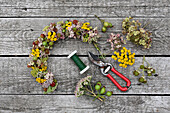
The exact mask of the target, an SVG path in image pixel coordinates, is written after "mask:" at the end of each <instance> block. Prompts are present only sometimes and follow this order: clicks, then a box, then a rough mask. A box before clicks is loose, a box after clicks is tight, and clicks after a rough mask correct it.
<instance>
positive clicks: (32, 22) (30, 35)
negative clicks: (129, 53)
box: [0, 18, 170, 55]
mask: <svg viewBox="0 0 170 113" xmlns="http://www.w3.org/2000/svg"><path fill="white" fill-rule="evenodd" d="M67 19H69V18H64V19H63V18H8V19H6V18H1V19H0V23H1V24H0V34H1V36H0V37H1V38H0V54H1V55H5V54H7V55H9V54H11V55H15V54H22V55H28V54H29V52H30V50H31V47H32V42H33V41H34V40H35V39H36V38H37V37H38V36H39V35H40V34H41V33H42V32H41V30H42V29H43V28H44V27H45V26H46V25H49V23H51V22H57V21H61V20H67ZM72 19H78V20H80V21H82V22H83V21H90V22H91V23H92V26H97V27H98V28H99V29H100V28H101V24H100V22H99V21H98V20H97V19H95V18H86V19H85V18H72ZM122 20H123V18H106V21H109V22H112V23H113V25H115V27H114V28H112V29H109V30H108V33H110V32H114V33H121V22H122ZM139 21H141V22H142V23H144V24H146V23H147V21H149V22H150V25H149V26H148V27H147V28H148V29H149V30H150V31H151V32H152V33H153V47H152V48H151V49H150V50H143V49H141V48H140V47H136V46H135V45H133V44H131V43H130V42H129V43H128V44H127V47H128V48H131V49H132V50H133V51H134V52H136V54H151V55H153V54H159V55H162V54H163V55H168V54H170V51H169V49H170V45H169V41H170V38H169V37H170V35H169V34H170V30H169V25H170V19H168V18H160V19H155V18H149V19H144V18H141V19H139ZM102 36H103V37H107V34H102ZM103 40H106V38H103V39H102V41H101V42H102V43H103ZM70 45H72V47H70ZM101 46H102V49H107V51H106V53H108V51H109V50H110V47H109V46H108V45H106V47H105V45H101ZM56 47H57V48H59V49H54V50H52V51H51V54H55V55H60V54H69V53H70V51H72V50H75V49H77V50H78V51H81V52H80V54H86V52H87V51H89V50H91V51H93V52H95V49H94V47H93V46H92V45H90V46H89V45H87V44H85V43H83V44H82V42H80V41H74V40H72V41H66V42H64V43H62V44H61V45H60V44H56V45H55V47H54V48H56ZM165 48H166V49H165Z"/></svg>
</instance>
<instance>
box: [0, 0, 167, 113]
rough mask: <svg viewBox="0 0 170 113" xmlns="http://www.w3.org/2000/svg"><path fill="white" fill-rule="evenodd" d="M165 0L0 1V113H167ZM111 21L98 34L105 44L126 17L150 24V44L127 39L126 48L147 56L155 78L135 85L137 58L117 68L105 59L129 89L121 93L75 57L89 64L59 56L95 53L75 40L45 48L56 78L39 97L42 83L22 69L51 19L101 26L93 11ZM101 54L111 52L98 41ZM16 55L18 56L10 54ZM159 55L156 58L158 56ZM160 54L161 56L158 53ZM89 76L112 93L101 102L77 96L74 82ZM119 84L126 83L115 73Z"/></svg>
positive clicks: (138, 62) (118, 31) (138, 61)
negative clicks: (77, 63)
mask: <svg viewBox="0 0 170 113" xmlns="http://www.w3.org/2000/svg"><path fill="white" fill-rule="evenodd" d="M169 11H170V0H0V113H1V112H2V113H10V112H12V113H18V112H22V113H23V112H28V113H42V112H43V113H54V112H59V113H63V112H65V113H66V112H68V113H70V112H71V113H80V112H81V113H87V112H89V113H96V112H97V113H145V112H146V113H152V112H158V113H169V111H170V96H169V95H170V82H169V80H170V66H169V62H170V57H164V56H163V55H168V56H169V55H170V51H169V50H170V45H169V42H170V35H169V34H170V29H169V26H170V13H169ZM95 14H96V15H98V16H99V17H101V18H103V19H105V20H106V21H109V22H111V23H113V25H114V26H115V27H114V28H112V29H109V30H108V31H107V33H106V34H102V33H101V32H100V34H102V37H103V38H101V39H100V40H99V43H104V42H105V41H106V39H107V37H108V34H110V33H111V32H113V33H121V31H122V29H121V22H122V20H123V19H124V18H125V17H127V16H132V17H135V19H138V20H139V21H140V22H142V24H143V25H145V24H146V23H147V22H149V23H150V24H149V26H147V27H146V29H147V30H149V31H151V32H152V34H153V35H152V38H153V44H152V45H153V46H152V48H151V49H150V50H144V49H142V48H141V47H137V46H135V45H134V44H131V43H130V42H128V43H127V44H126V45H125V47H127V48H129V49H131V50H132V51H133V52H135V53H136V55H152V56H154V55H155V57H147V58H146V59H147V60H149V62H150V63H151V64H152V66H153V67H154V68H156V72H157V73H158V74H159V76H158V77H154V76H152V77H149V78H148V79H147V80H148V83H147V84H142V85H140V84H139V83H138V81H137V79H138V77H135V76H134V75H132V71H133V70H134V69H137V67H139V65H140V64H141V60H142V57H137V58H136V63H135V65H134V66H132V67H128V68H127V69H122V68H120V67H118V65H117V64H116V63H115V62H113V61H112V60H111V59H110V58H108V57H107V58H106V60H105V61H106V62H111V63H112V64H113V65H114V67H115V68H116V69H117V70H118V71H120V72H122V73H123V74H124V75H125V76H126V77H128V78H129V79H130V80H131V82H132V88H131V89H129V91H128V92H125V93H123V92H120V91H119V90H118V89H117V88H116V86H114V85H113V83H111V81H109V80H108V79H107V78H106V77H104V76H102V75H101V73H100V72H99V70H98V68H97V66H95V65H93V64H92V63H90V62H89V61H88V58H87V57H80V58H81V59H82V60H83V62H85V64H87V65H89V66H90V67H91V68H90V69H89V70H88V71H87V72H86V73H85V74H83V75H80V74H79V69H78V68H77V67H76V66H75V65H74V63H73V62H72V61H71V60H68V59H67V58H66V57H64V56H62V57H61V56H59V55H65V56H66V55H68V54H69V53H71V52H72V51H73V50H78V54H79V55H87V51H91V52H93V53H95V54H97V52H96V50H95V48H94V47H93V45H88V44H86V43H82V42H80V41H78V40H73V39H72V40H68V41H65V42H62V41H60V42H57V43H56V44H55V46H54V49H53V50H52V51H51V52H50V53H51V55H55V56H52V57H50V58H49V60H48V69H49V70H51V72H53V73H54V75H55V76H56V79H57V80H58V83H59V85H58V89H57V90H56V91H54V92H53V93H52V94H49V95H43V91H42V89H41V86H40V85H39V84H38V83H36V81H35V79H34V78H33V77H32V76H31V74H30V71H31V69H28V68H27V63H28V62H29V61H30V60H29V58H28V57H25V55H28V54H29V53H30V52H31V47H32V42H33V41H34V40H35V39H36V38H37V37H39V35H40V34H41V33H42V31H41V30H42V29H43V28H44V27H45V26H46V25H49V24H50V23H51V22H57V21H61V20H67V19H77V20H81V21H82V22H84V21H89V22H90V23H92V26H97V27H98V29H101V23H100V22H99V21H98V20H97V19H96V18H94V15H95ZM99 47H100V48H101V51H102V53H109V52H110V45H109V44H100V46H99ZM14 55H19V56H18V57H12V56H14ZM157 55H159V56H160V57H158V56H157ZM161 55H162V56H161ZM87 75H92V76H93V79H92V82H93V83H96V82H97V81H99V80H100V81H101V82H102V83H103V85H105V86H106V88H107V90H111V91H113V93H114V95H113V96H111V97H110V98H108V99H107V100H106V101H105V103H100V102H99V101H98V100H96V101H92V99H91V98H89V97H85V96H83V97H80V98H76V97H75V96H74V90H75V86H76V83H77V82H78V81H79V80H80V79H81V78H83V77H85V76H87ZM114 78H116V80H117V81H118V82H119V83H120V84H121V85H126V84H125V82H123V81H122V80H121V79H120V78H119V77H117V76H114Z"/></svg>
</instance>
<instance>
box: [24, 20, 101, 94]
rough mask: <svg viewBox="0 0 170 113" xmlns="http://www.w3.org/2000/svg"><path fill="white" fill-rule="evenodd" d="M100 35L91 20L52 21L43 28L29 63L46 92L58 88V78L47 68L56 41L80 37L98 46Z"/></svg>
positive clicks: (34, 45)
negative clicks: (91, 24)
mask: <svg viewBox="0 0 170 113" xmlns="http://www.w3.org/2000/svg"><path fill="white" fill-rule="evenodd" d="M99 37H100V35H99V33H98V30H97V27H95V28H93V27H92V26H90V23H89V22H84V23H83V22H79V21H78V20H73V21H71V20H67V21H65V22H63V21H60V22H57V24H56V23H51V24H50V25H49V26H46V27H45V28H44V29H43V34H41V35H40V37H38V39H37V40H35V41H34V42H33V47H32V52H31V54H30V55H29V57H30V59H31V61H30V63H29V64H28V65H27V67H28V68H32V71H31V75H32V76H33V77H35V78H36V81H37V82H38V83H40V84H41V85H42V88H43V89H44V94H46V93H50V92H53V91H54V90H55V89H56V88H57V85H58V83H57V80H56V79H55V78H54V75H53V74H52V72H50V71H48V70H47V60H48V55H50V51H49V50H50V49H52V48H53V45H54V43H55V42H56V41H59V40H64V39H66V38H68V39H69V38H74V39H80V40H81V41H82V42H88V43H89V44H90V43H93V44H94V45H95V47H96V48H97V50H99V49H98V47H97V44H96V42H97V39H98V38H99Z"/></svg>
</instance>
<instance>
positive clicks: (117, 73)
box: [106, 67, 131, 91]
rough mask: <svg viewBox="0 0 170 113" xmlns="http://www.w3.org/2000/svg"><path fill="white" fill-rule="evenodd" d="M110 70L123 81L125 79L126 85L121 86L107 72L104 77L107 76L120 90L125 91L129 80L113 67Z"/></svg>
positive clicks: (129, 83) (128, 85)
mask: <svg viewBox="0 0 170 113" xmlns="http://www.w3.org/2000/svg"><path fill="white" fill-rule="evenodd" d="M111 71H112V72H114V73H115V74H116V75H118V76H119V77H120V78H122V79H123V80H124V81H126V82H127V84H126V86H127V87H122V86H121V85H120V84H119V83H118V82H117V81H116V80H115V79H114V78H113V77H112V76H111V75H110V74H107V75H106V77H108V78H109V79H110V80H111V81H112V82H113V83H114V84H115V85H116V86H117V87H118V88H119V89H120V90H121V91H127V90H128V88H129V87H130V85H131V82H130V80H129V79H128V78H126V77H125V76H123V75H122V74H121V73H119V72H118V71H117V70H116V69H115V68H114V67H113V68H112V69H111Z"/></svg>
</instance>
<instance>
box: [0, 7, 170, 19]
mask: <svg viewBox="0 0 170 113" xmlns="http://www.w3.org/2000/svg"><path fill="white" fill-rule="evenodd" d="M43 6H44V5H43ZM169 10H170V7H158V6H156V7H155V6H149V7H148V6H146V7H141V6H131V7H129V6H97V7H96V6H90V7H82V6H52V7H49V8H38V7H35V8H32V7H29V6H25V7H24V8H23V6H21V7H18V6H17V7H13V6H12V7H3V8H1V13H0V17H24V18H25V17H38V18H39V17H93V16H94V15H98V16H101V17H105V18H106V17H127V16H133V17H136V18H139V17H145V18H151V17H153V18H160V17H161V18H169V17H170V13H169Z"/></svg>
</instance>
